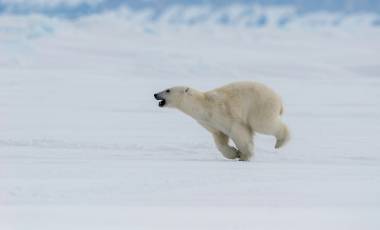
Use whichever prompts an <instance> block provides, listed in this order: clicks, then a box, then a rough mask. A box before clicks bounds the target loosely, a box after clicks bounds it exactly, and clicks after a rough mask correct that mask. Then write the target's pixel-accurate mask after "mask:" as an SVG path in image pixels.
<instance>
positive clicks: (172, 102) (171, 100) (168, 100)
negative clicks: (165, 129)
mask: <svg viewBox="0 0 380 230" xmlns="http://www.w3.org/2000/svg"><path fill="white" fill-rule="evenodd" d="M189 94H190V88H189V87H184V86H177V87H173V88H170V89H166V90H164V91H161V92H159V93H155V94H154V98H156V100H158V101H159V103H158V106H160V107H164V106H165V107H178V106H179V105H180V104H181V102H182V101H183V99H184V97H185V96H187V95H189Z"/></svg>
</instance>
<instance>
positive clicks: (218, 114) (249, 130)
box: [154, 82, 289, 161]
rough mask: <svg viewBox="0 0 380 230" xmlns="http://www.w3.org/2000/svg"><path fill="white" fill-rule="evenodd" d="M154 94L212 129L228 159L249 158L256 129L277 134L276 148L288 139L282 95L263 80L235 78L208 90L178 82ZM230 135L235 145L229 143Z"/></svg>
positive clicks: (164, 102)
mask: <svg viewBox="0 0 380 230" xmlns="http://www.w3.org/2000/svg"><path fill="white" fill-rule="evenodd" d="M154 97H155V98H156V99H157V100H159V106H160V107H169V108H177V109H178V110H180V111H182V112H184V113H185V114H187V115H189V116H191V117H192V118H194V119H195V120H196V121H197V122H198V123H199V124H200V125H202V126H203V127H204V128H206V129H207V130H208V131H210V132H211V134H212V135H213V138H214V141H215V144H216V147H217V148H218V150H219V151H220V152H221V153H222V154H223V156H224V157H226V158H228V159H236V158H238V159H239V160H241V161H248V160H250V158H251V157H252V155H253V136H254V133H255V132H258V133H262V134H266V135H273V136H275V137H276V139H277V141H276V145H275V148H280V147H282V146H283V145H284V144H285V143H286V142H287V141H288V140H289V130H288V127H287V126H286V125H285V124H284V123H283V122H282V121H281V119H280V116H281V115H282V113H283V105H282V102H281V98H280V97H279V96H278V95H277V94H276V93H275V92H274V91H273V90H271V89H270V88H269V87H267V86H265V85H263V84H261V83H257V82H235V83H231V84H228V85H225V86H222V87H220V88H216V89H213V90H210V91H206V92H201V91H198V90H196V89H193V88H190V87H184V86H177V87H173V88H169V89H166V90H164V91H161V92H159V93H156V94H154ZM229 139H231V140H232V141H233V142H234V143H235V146H236V148H235V147H233V146H231V145H229Z"/></svg>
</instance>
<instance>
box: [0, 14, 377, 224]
mask: <svg viewBox="0 0 380 230" xmlns="http://www.w3.org/2000/svg"><path fill="white" fill-rule="evenodd" d="M196 13H197V12H195V14H196ZM186 15H189V14H186ZM320 17H321V18H323V17H324V16H323V15H322V16H320ZM359 19H362V20H364V21H366V15H363V16H362V17H359V16H356V17H353V18H352V20H348V21H347V23H346V24H345V25H342V26H339V27H330V26H328V25H327V26H322V27H313V28H310V27H309V25H310V24H308V23H306V24H304V23H299V24H296V25H294V26H291V27H287V28H284V29H279V28H273V27H271V26H266V27H264V28H260V29H252V28H246V27H239V26H223V25H220V24H215V23H212V22H208V23H202V24H199V25H196V26H176V25H173V24H170V23H169V22H166V21H158V22H147V21H146V20H145V19H144V17H143V16H141V15H140V14H138V15H134V14H133V13H131V12H130V11H127V10H124V11H123V10H121V11H117V12H107V13H104V14H102V15H93V16H88V17H82V18H80V19H78V20H62V19H53V18H46V17H45V16H40V15H29V16H12V15H3V16H1V17H0V28H1V29H0V51H1V52H0V229H2V230H15V229H17V230H18V229H28V230H30V229H39V230H40V229H380V218H379V217H380V215H379V214H380V167H379V166H380V153H379V149H380V141H379V140H378V139H379V133H380V78H379V76H380V63H379V60H380V52H379V50H380V43H379V41H380V30H379V29H378V28H375V27H370V26H360V27H358V26H357V22H358V21H360V20H359ZM238 80H252V81H259V82H262V83H265V84H267V85H269V86H271V87H272V88H273V89H275V90H276V91H277V92H278V93H279V94H280V95H282V97H283V100H284V102H285V115H284V119H285V121H286V122H287V123H288V124H289V127H290V129H291V131H292V140H291V142H290V143H289V144H288V145H287V146H286V147H285V148H284V149H281V150H278V151H277V150H274V148H273V146H274V142H275V140H274V138H272V137H269V136H262V135H258V136H256V138H255V143H256V147H255V159H254V160H253V161H251V162H238V161H231V160H225V159H223V158H222V156H221V154H220V153H219V152H218V151H217V149H216V148H215V147H214V144H213V142H212V138H211V136H210V134H209V133H208V132H207V131H205V130H204V129H203V128H201V127H200V126H199V125H198V124H196V123H195V122H194V121H193V120H191V118H189V117H187V116H185V115H183V114H181V113H180V112H178V111H175V110H167V109H161V108H159V107H158V106H157V101H155V100H154V98H153V93H155V92H157V91H160V90H162V89H165V88H167V87H170V86H174V85H189V86H191V87H194V88H198V89H201V90H208V89H212V88H214V87H217V86H221V85H223V84H226V83H229V82H232V81H238Z"/></svg>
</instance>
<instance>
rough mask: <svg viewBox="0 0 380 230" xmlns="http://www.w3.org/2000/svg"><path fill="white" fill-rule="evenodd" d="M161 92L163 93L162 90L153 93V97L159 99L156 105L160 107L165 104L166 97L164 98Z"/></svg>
mask: <svg viewBox="0 0 380 230" xmlns="http://www.w3.org/2000/svg"><path fill="white" fill-rule="evenodd" d="M163 94H164V92H160V93H155V94H154V98H156V100H158V101H159V102H158V106H160V107H163V106H165V104H166V99H165V98H164V96H163Z"/></svg>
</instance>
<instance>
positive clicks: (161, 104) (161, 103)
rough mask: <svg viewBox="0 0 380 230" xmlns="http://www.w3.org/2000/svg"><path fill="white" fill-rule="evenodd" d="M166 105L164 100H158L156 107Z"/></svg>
mask: <svg viewBox="0 0 380 230" xmlns="http://www.w3.org/2000/svg"><path fill="white" fill-rule="evenodd" d="M165 104H166V101H165V99H160V102H158V106H160V107H163V106H164V105H165Z"/></svg>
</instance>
